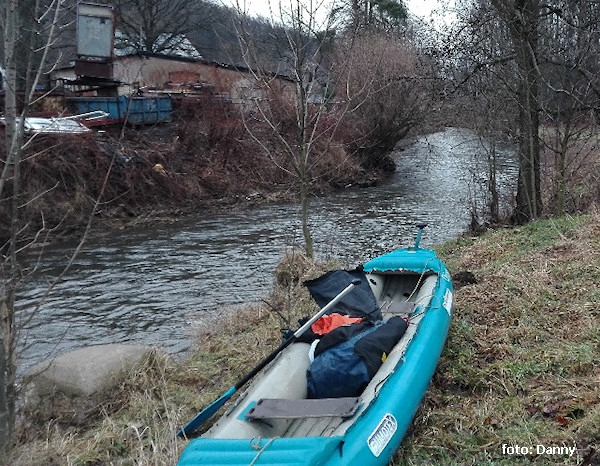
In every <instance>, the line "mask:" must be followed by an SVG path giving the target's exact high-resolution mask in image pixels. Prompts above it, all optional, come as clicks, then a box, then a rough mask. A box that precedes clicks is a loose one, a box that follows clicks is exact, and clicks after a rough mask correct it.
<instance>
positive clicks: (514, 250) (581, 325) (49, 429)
mask: <svg viewBox="0 0 600 466" xmlns="http://www.w3.org/2000/svg"><path fill="white" fill-rule="evenodd" d="M599 245H600V215H598V214H596V215H591V216H584V217H577V218H570V217H569V218H563V219H558V220H551V221H543V222H538V223H533V224H531V225H527V226H524V227H519V228H515V229H506V230H496V231H492V232H488V233H486V234H485V235H482V236H479V237H473V238H462V239H459V240H457V241H454V242H451V243H448V244H446V245H443V246H442V247H440V248H439V251H438V252H439V254H440V256H441V257H442V258H443V259H444V260H445V261H446V263H447V265H448V267H449V269H450V271H451V272H453V273H454V274H456V273H457V272H459V271H469V272H471V273H472V274H473V275H474V277H475V280H476V283H470V284H466V285H464V286H459V287H457V288H458V289H457V291H456V309H455V316H454V319H453V322H452V326H451V331H450V336H449V340H448V343H447V346H446V349H445V351H444V354H443V356H442V359H441V361H440V364H439V366H438V369H437V372H436V375H435V377H434V380H433V383H432V385H431V387H430V389H429V391H428V393H427V395H426V397H425V399H424V402H423V404H422V406H421V408H420V409H419V412H418V414H417V416H416V418H415V421H414V423H413V426H412V428H411V429H410V431H409V434H408V436H407V438H406V439H405V440H404V442H403V444H402V446H401V448H400V450H399V451H398V453H397V455H396V457H395V459H394V462H393V464H394V465H410V464H445V465H450V464H456V465H465V464H494V465H495V464H507V465H508V464H511V465H512V464H528V463H531V462H535V463H536V464H598V463H600V384H599V383H598V381H599V379H600V369H599V368H600V305H599V304H598V303H599V302H600V246H599ZM330 267H331V264H327V265H324V266H322V267H315V266H313V265H311V264H309V263H307V262H306V261H304V260H303V259H302V258H301V257H291V258H289V257H288V258H287V261H286V262H284V263H283V264H282V265H280V268H279V270H278V274H277V281H278V285H277V286H276V287H275V291H274V292H273V294H272V296H269V297H268V298H266V301H268V304H267V303H265V304H261V305H256V306H254V307H248V308H246V309H244V310H241V311H237V312H235V313H224V314H223V315H222V317H221V319H220V320H219V322H215V323H214V324H213V325H208V326H206V327H205V328H202V329H199V331H198V347H197V349H196V351H195V352H194V354H193V355H192V356H191V357H190V358H189V360H187V361H186V362H185V363H183V364H175V363H173V362H171V361H170V360H169V359H168V358H165V357H162V356H156V357H154V358H152V359H151V360H149V361H148V363H147V365H146V367H145V368H144V370H142V371H140V372H137V373H135V374H130V377H129V378H128V380H127V382H126V383H124V384H123V385H122V386H121V387H119V388H118V389H117V390H115V391H113V392H112V393H110V394H107V396H106V399H105V400H104V401H102V402H101V403H99V404H98V405H96V406H95V407H94V408H93V409H89V411H88V412H87V413H86V415H85V416H79V417H78V419H79V421H77V422H74V420H73V419H74V417H73V416H61V413H60V412H56V413H55V415H54V417H53V418H52V420H50V421H48V420H45V421H43V420H42V419H36V418H35V416H33V417H31V418H29V419H28V420H27V421H26V422H24V423H23V424H22V427H21V429H20V439H21V445H20V446H19V447H18V449H17V450H16V451H15V455H14V458H13V462H12V464H20V465H33V464H61V465H62V464H68V465H92V464H93V465H108V464H115V465H116V464H119V465H134V464H148V465H151V464H156V465H163V464H174V463H175V462H176V460H177V458H178V455H179V453H180V452H181V450H182V449H183V448H184V447H185V444H186V443H185V442H184V441H181V440H176V439H175V438H174V432H175V431H176V430H177V428H178V426H181V425H182V424H184V423H185V422H187V421H188V420H189V419H190V418H191V417H193V416H194V415H195V414H196V413H197V412H198V411H199V410H200V409H202V407H204V406H205V405H206V404H208V403H210V402H211V401H213V400H214V399H216V398H217V397H218V396H219V395H221V394H222V393H223V392H224V391H225V390H226V389H227V388H229V387H230V386H231V385H232V384H233V383H235V381H236V380H238V379H239V378H240V377H241V376H242V375H243V374H244V373H245V372H247V370H248V369H249V368H251V367H253V366H254V365H255V364H256V362H257V361H258V360H259V359H260V358H261V357H262V356H264V355H266V354H268V353H269V352H270V351H271V350H272V349H273V348H274V347H275V346H276V345H277V344H278V342H279V341H280V329H281V328H282V327H284V326H285V324H284V321H287V323H288V324H289V326H291V327H296V319H297V317H298V316H301V315H306V314H310V313H311V312H312V310H313V309H314V307H312V306H313V305H312V304H311V302H310V299H309V298H308V296H307V294H306V291H305V290H304V289H303V288H302V287H301V286H299V285H298V278H299V277H302V279H305V278H309V277H313V276H316V275H318V274H320V273H321V272H322V271H323V270H325V269H328V268H330ZM457 285H461V284H460V283H458V282H457ZM82 418H83V419H84V420H82ZM503 445H504V446H505V447H504V450H503ZM516 445H519V446H521V447H533V448H534V449H535V448H536V447H537V445H542V446H544V447H548V448H549V447H557V446H576V447H577V452H576V453H575V454H574V455H573V456H571V457H568V456H565V455H558V454H550V453H541V454H539V455H538V454H537V453H536V452H534V453H533V454H515V455H510V454H507V451H508V450H507V447H514V446H516Z"/></svg>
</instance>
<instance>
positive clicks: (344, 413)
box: [246, 397, 360, 419]
mask: <svg viewBox="0 0 600 466" xmlns="http://www.w3.org/2000/svg"><path fill="white" fill-rule="evenodd" d="M358 400H359V398H358V397H345V398H319V399H295V400H286V399H276V398H261V399H260V400H258V401H257V402H256V404H255V405H254V406H253V407H252V408H251V409H250V410H249V411H248V412H247V413H246V417H247V418H248V419H303V418H316V417H341V418H349V417H352V416H353V415H354V413H356V411H357V409H358V408H359V406H360V404H359V402H358Z"/></svg>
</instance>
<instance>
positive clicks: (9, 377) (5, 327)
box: [0, 0, 21, 464]
mask: <svg viewBox="0 0 600 466" xmlns="http://www.w3.org/2000/svg"><path fill="white" fill-rule="evenodd" d="M17 7H18V0H10V1H9V2H7V3H6V16H5V18H6V19H5V25H6V26H5V35H4V50H5V52H4V53H5V64H4V65H5V69H6V90H5V101H4V116H5V119H6V120H5V121H6V124H5V126H6V132H5V137H6V161H5V170H4V172H3V179H2V185H1V186H2V189H1V190H0V192H2V190H4V192H5V193H6V194H7V196H6V198H11V201H10V205H11V217H10V219H7V220H8V221H9V222H10V225H11V239H10V243H9V247H8V254H7V262H6V264H7V267H5V268H4V270H3V272H5V273H6V275H4V276H2V280H3V287H2V295H1V296H0V299H1V301H0V332H1V333H2V335H1V338H0V340H1V342H2V349H1V350H0V356H1V361H0V371H1V374H0V381H1V382H2V386H1V387H0V438H1V439H2V440H1V441H0V448H1V450H0V458H2V460H0V464H1V462H4V461H5V459H6V458H7V457H8V452H9V451H10V449H11V446H12V442H13V434H14V427H15V406H16V329H15V295H16V287H17V280H18V271H17V260H16V259H17V257H16V256H17V247H18V245H17V236H18V231H19V224H18V217H19V216H18V210H19V199H18V198H19V184H20V163H21V161H20V145H19V138H17V128H16V116H17V99H16V86H17V64H16V57H15V51H16V47H17V27H18V11H17ZM11 178H12V184H11V185H10V187H9V183H8V182H7V181H8V180H9V179H11ZM8 194H10V197H9V195H8Z"/></svg>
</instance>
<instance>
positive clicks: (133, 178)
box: [0, 99, 364, 244]
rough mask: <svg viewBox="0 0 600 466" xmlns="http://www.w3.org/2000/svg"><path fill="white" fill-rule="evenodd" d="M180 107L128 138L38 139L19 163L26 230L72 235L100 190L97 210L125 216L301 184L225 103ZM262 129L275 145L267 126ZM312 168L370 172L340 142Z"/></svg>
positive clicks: (351, 174)
mask: <svg viewBox="0 0 600 466" xmlns="http://www.w3.org/2000/svg"><path fill="white" fill-rule="evenodd" d="M175 116H176V118H175V121H174V122H173V123H170V124H163V125H157V126H152V127H140V128H130V127H128V128H126V130H125V132H124V137H123V138H121V132H120V128H112V129H108V130H107V131H106V132H103V133H101V132H98V133H92V134H88V135H84V136H75V135H55V136H37V137H36V138H34V140H33V141H32V143H31V144H30V145H29V147H28V149H27V151H26V153H25V154H24V158H23V163H22V165H21V173H22V183H21V192H20V202H19V205H20V206H21V209H20V211H19V217H20V222H21V224H22V225H23V227H24V228H25V230H24V234H25V235H26V236H27V235H29V236H31V235H34V234H35V233H36V232H38V231H40V230H43V231H49V230H51V229H56V231H57V232H60V233H61V234H65V233H66V234H72V233H73V232H75V231H78V230H80V229H81V228H82V227H83V226H84V225H85V224H86V223H87V219H88V218H89V215H90V213H91V212H92V209H93V206H94V203H95V202H96V200H97V199H99V201H100V203H99V206H98V210H97V212H96V215H97V216H98V217H99V218H102V219H104V220H106V219H119V220H122V219H130V218H132V217H137V216H139V215H142V214H145V213H148V212H153V213H154V214H156V213H157V212H169V213H170V212H181V211H189V210H192V209H195V208H198V207H200V206H202V207H207V206H210V205H211V203H212V202H214V200H215V199H219V200H226V201H227V202H225V203H226V204H235V203H237V202H239V201H240V200H242V199H244V198H245V197H247V196H248V195H250V194H252V197H253V198H256V197H257V196H256V194H265V195H269V196H268V197H272V195H273V194H274V193H279V194H281V193H286V194H287V195H289V194H290V193H291V194H293V193H294V192H295V190H294V183H295V178H294V177H293V176H291V175H290V174H288V173H286V172H285V171H284V170H281V168H279V167H278V166H277V164H280V165H285V159H284V158H282V157H280V156H279V155H278V154H277V151H272V152H271V156H273V157H275V158H276V161H277V164H276V163H274V161H273V160H272V159H270V158H269V157H267V156H266V154H265V151H264V148H263V147H262V146H261V145H260V144H259V143H257V142H256V141H255V140H253V139H252V138H250V137H249V136H248V135H247V133H246V131H245V129H244V127H243V124H242V121H241V119H240V118H239V116H238V114H237V111H236V110H235V108H233V107H232V106H231V105H230V104H228V103H227V102H223V101H215V100H206V99H205V100H199V101H193V102H192V101H185V103H184V104H182V105H179V107H178V108H177V111H176V114H175ZM257 130H258V134H259V135H260V136H261V140H262V138H264V142H263V144H271V141H270V140H271V139H272V138H273V136H272V135H269V133H268V130H266V129H264V128H260V127H258V128H257ZM261 132H262V134H261ZM0 150H1V149H0ZM0 160H4V156H3V154H0ZM340 167H345V168H343V169H340ZM2 168H3V166H2V165H1V163H0V169H2ZM313 170H314V173H313V176H314V179H315V187H316V189H317V190H321V191H322V190H325V189H328V188H329V187H331V186H340V185H345V184H350V183H351V182H352V181H353V180H357V179H361V178H364V173H363V171H362V169H361V168H360V166H359V165H358V164H357V163H356V162H355V161H353V160H351V159H350V158H349V157H348V156H347V154H346V152H345V150H344V148H343V147H341V146H340V147H336V148H334V149H332V150H330V151H328V152H326V153H323V154H321V155H320V158H319V160H318V161H317V163H315V166H314V169H313ZM107 174H108V177H107ZM105 179H106V184H104V183H105ZM10 184H11V182H10V181H9V183H7V185H10ZM10 195H11V193H10V192H6V190H5V192H4V193H2V198H1V199H0V216H2V218H4V219H9V218H10V216H11V212H10V203H9V198H10ZM258 197H261V196H258ZM221 203H222V202H221ZM8 235H9V222H8V221H6V222H2V223H1V224H0V241H1V243H0V244H2V243H4V241H5V240H6V238H8Z"/></svg>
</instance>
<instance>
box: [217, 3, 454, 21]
mask: <svg viewBox="0 0 600 466" xmlns="http://www.w3.org/2000/svg"><path fill="white" fill-rule="evenodd" d="M222 1H223V3H225V4H229V5H232V6H234V7H236V8H240V9H242V10H245V11H246V12H248V13H250V14H252V15H261V16H263V17H265V18H269V17H270V14H269V4H271V6H272V8H273V9H274V10H277V9H278V8H279V0H222ZM289 1H290V0H282V3H283V5H284V6H285V5H288V4H289ZM312 2H313V8H315V7H317V6H318V5H319V4H321V5H325V4H328V3H332V0H312ZM441 3H445V2H443V1H441V2H440V1H439V0H405V4H406V6H408V9H409V10H410V11H411V12H412V13H413V14H415V15H418V16H423V17H428V16H430V15H431V12H432V10H433V9H435V8H437V7H439V6H441V5H440V4H441ZM274 12H275V14H276V13H277V12H276V11H274Z"/></svg>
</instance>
